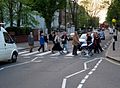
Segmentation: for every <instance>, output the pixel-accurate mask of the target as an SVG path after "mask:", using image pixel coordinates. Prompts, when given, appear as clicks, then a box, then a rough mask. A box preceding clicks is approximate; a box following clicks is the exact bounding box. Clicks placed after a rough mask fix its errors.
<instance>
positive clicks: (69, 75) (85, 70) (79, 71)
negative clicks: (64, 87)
mask: <svg viewBox="0 0 120 88" xmlns="http://www.w3.org/2000/svg"><path fill="white" fill-rule="evenodd" d="M86 70H87V69H84V70H81V71H79V72H76V73H74V74H71V75H69V76H66V78H67V79H68V78H71V77H72V76H75V75H77V74H80V73H82V72H84V71H86Z"/></svg>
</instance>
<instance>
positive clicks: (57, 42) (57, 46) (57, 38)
mask: <svg viewBox="0 0 120 88" xmlns="http://www.w3.org/2000/svg"><path fill="white" fill-rule="evenodd" d="M60 42H61V40H60V35H59V32H55V38H54V46H53V48H52V53H54V51H59V52H60V54H63V48H62V47H61V45H60Z"/></svg>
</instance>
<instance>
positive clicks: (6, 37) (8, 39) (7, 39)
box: [3, 32, 14, 43]
mask: <svg viewBox="0 0 120 88" xmlns="http://www.w3.org/2000/svg"><path fill="white" fill-rule="evenodd" d="M3 35H4V39H5V42H6V43H14V41H13V39H12V38H11V37H10V35H9V34H8V33H6V32H3Z"/></svg>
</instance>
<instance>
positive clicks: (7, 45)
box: [0, 27, 18, 62]
mask: <svg viewBox="0 0 120 88" xmlns="http://www.w3.org/2000/svg"><path fill="white" fill-rule="evenodd" d="M17 56H18V50H17V47H16V44H15V42H14V41H13V39H12V38H11V37H10V35H9V34H8V33H7V31H6V30H5V29H4V28H3V27H0V61H3V60H10V61H11V62H16V60H17Z"/></svg>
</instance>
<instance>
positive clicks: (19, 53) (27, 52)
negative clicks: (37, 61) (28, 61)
mask: <svg viewBox="0 0 120 88" xmlns="http://www.w3.org/2000/svg"><path fill="white" fill-rule="evenodd" d="M28 52H29V51H23V52H19V53H18V54H19V55H20V54H24V53H28Z"/></svg>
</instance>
